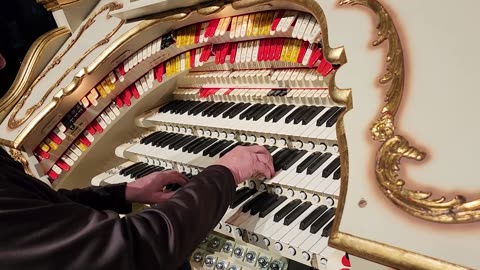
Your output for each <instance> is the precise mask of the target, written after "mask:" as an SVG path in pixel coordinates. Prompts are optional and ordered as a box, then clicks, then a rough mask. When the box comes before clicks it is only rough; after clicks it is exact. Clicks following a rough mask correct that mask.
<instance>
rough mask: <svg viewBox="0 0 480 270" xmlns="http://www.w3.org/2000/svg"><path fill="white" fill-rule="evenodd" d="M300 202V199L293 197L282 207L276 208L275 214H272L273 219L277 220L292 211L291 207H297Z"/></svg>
mask: <svg viewBox="0 0 480 270" xmlns="http://www.w3.org/2000/svg"><path fill="white" fill-rule="evenodd" d="M300 203H302V201H301V200H300V199H295V200H293V201H291V202H289V203H288V204H287V205H285V206H284V207H283V208H282V209H280V210H278V212H276V213H275V216H273V221H275V222H279V221H280V220H282V219H283V218H284V217H285V216H286V215H288V213H290V212H292V211H293V209H295V208H297V206H298V205H300Z"/></svg>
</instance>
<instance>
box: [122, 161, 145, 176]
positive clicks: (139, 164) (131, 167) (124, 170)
mask: <svg viewBox="0 0 480 270" xmlns="http://www.w3.org/2000/svg"><path fill="white" fill-rule="evenodd" d="M142 164H145V163H142V162H137V163H134V164H132V165H130V166H128V167H126V168H123V169H121V170H120V172H119V173H118V174H120V175H127V174H128V172H129V171H131V170H133V169H134V168H136V167H138V166H141V165H142Z"/></svg>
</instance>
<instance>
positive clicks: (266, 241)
mask: <svg viewBox="0 0 480 270" xmlns="http://www.w3.org/2000/svg"><path fill="white" fill-rule="evenodd" d="M263 243H264V244H265V246H267V247H268V246H270V240H268V238H263Z"/></svg>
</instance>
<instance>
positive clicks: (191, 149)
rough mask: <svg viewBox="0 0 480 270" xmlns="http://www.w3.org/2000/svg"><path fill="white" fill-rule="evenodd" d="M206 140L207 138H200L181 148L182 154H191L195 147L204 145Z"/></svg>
mask: <svg viewBox="0 0 480 270" xmlns="http://www.w3.org/2000/svg"><path fill="white" fill-rule="evenodd" d="M206 140H207V138H200V139H199V140H195V141H194V142H193V143H191V144H189V145H187V146H185V147H183V148H182V150H183V151H184V152H189V153H191V152H192V151H193V150H194V149H195V148H196V147H197V146H199V145H200V144H202V143H204V142H205V141H206Z"/></svg>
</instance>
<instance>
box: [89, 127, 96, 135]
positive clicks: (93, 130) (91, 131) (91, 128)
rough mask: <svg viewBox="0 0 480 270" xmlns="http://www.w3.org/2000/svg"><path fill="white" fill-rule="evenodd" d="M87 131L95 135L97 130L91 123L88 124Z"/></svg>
mask: <svg viewBox="0 0 480 270" xmlns="http://www.w3.org/2000/svg"><path fill="white" fill-rule="evenodd" d="M87 131H88V133H90V135H95V133H97V131H96V130H95V128H94V127H93V126H92V125H88V127H87Z"/></svg>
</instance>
